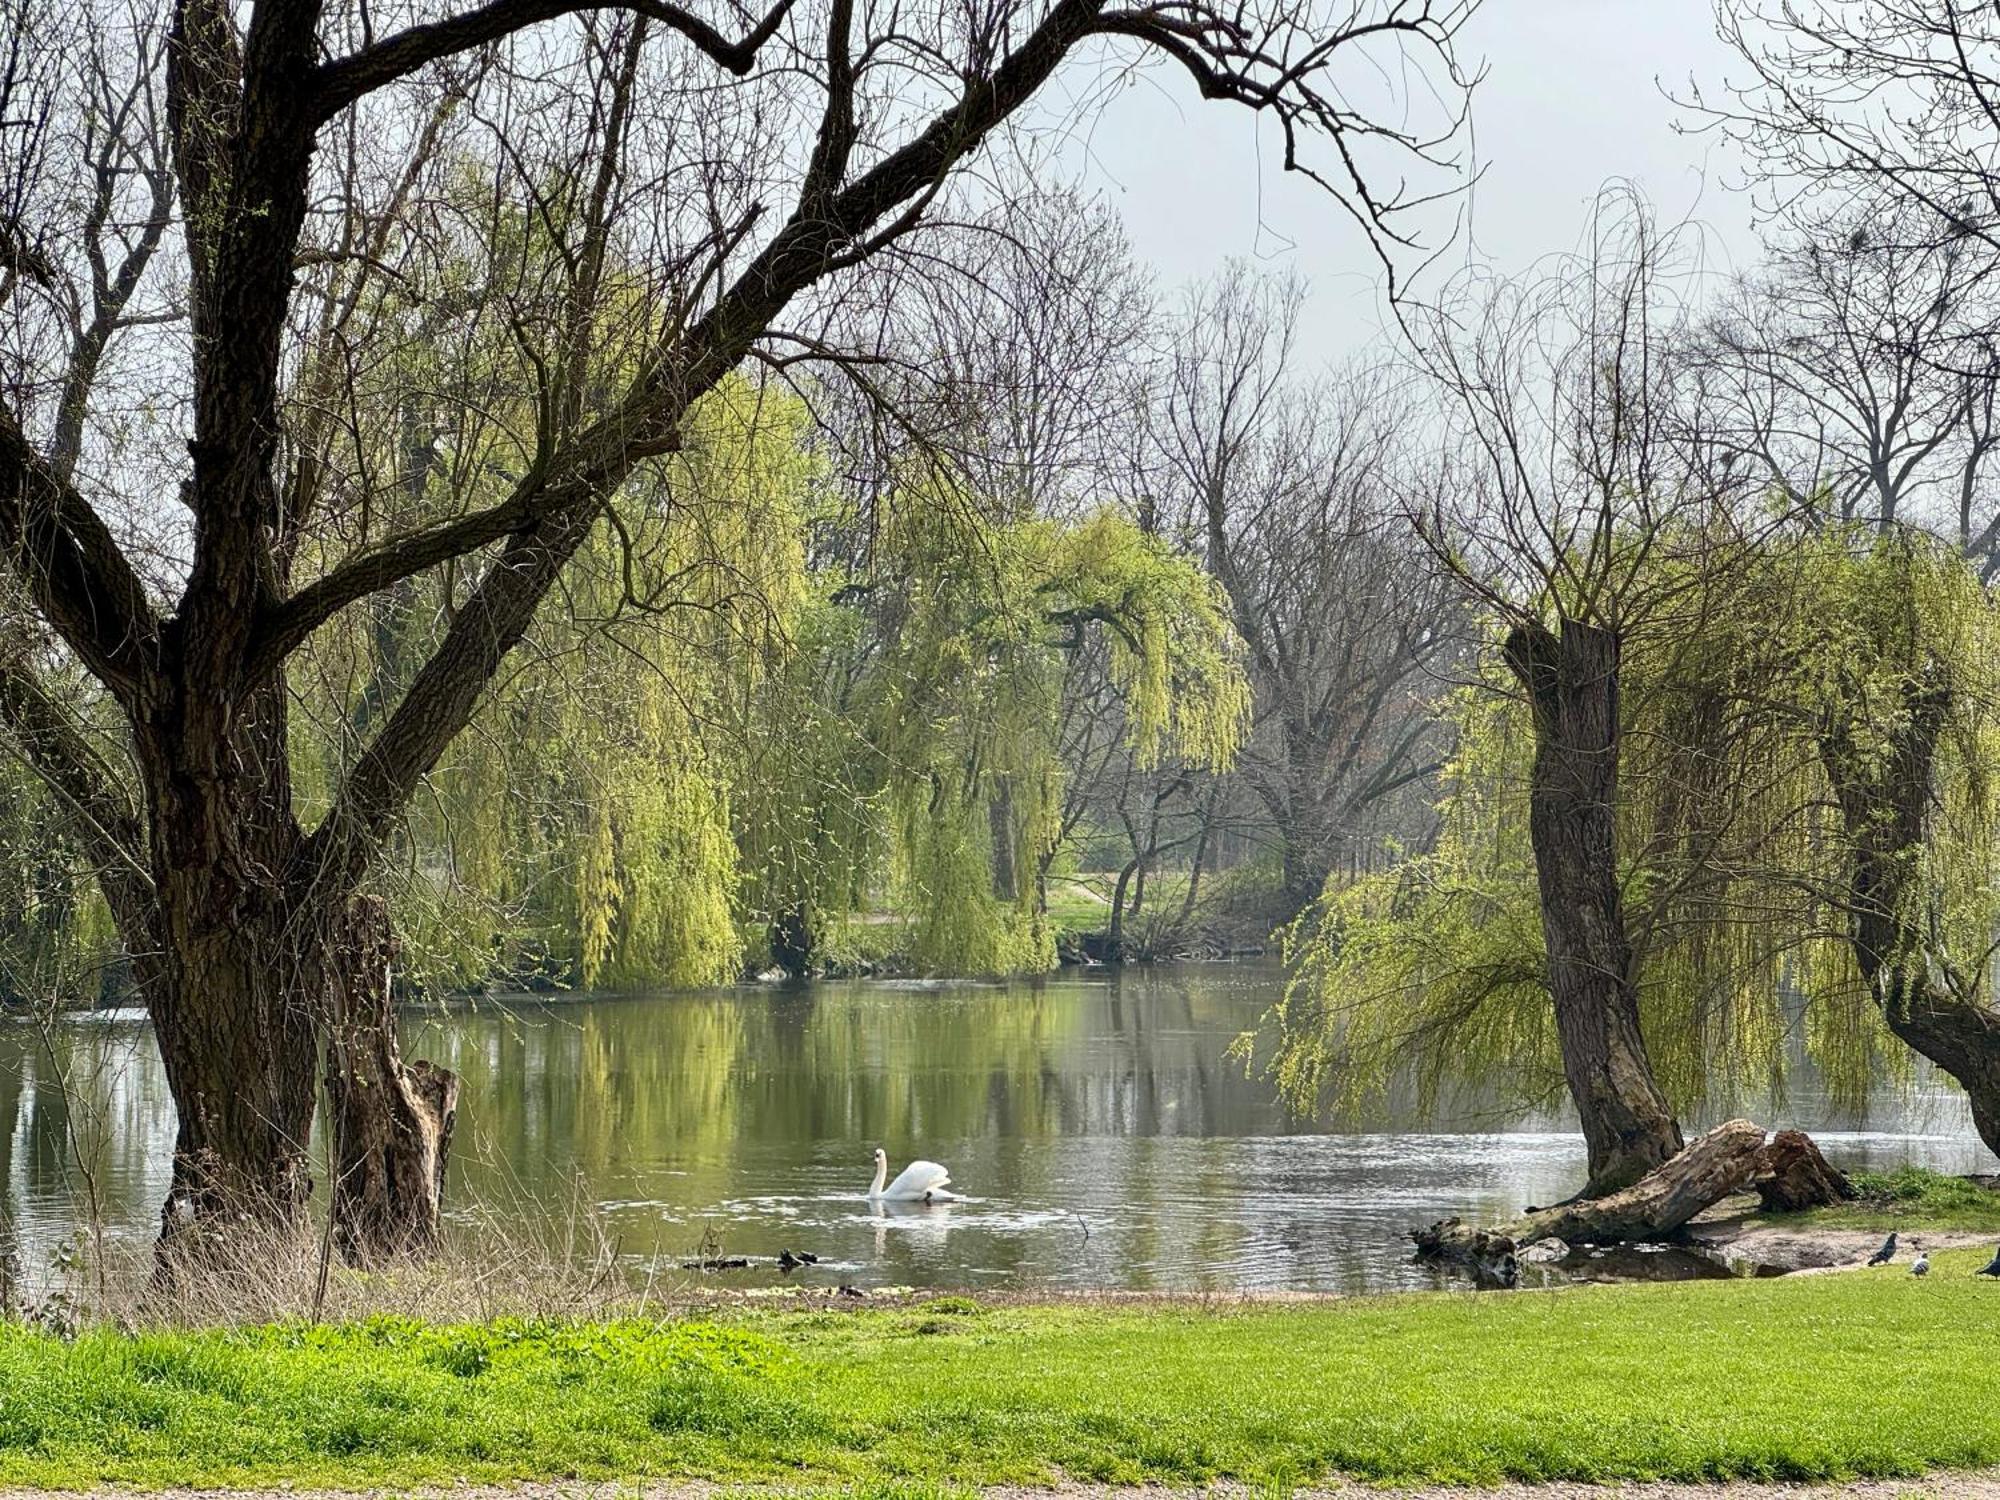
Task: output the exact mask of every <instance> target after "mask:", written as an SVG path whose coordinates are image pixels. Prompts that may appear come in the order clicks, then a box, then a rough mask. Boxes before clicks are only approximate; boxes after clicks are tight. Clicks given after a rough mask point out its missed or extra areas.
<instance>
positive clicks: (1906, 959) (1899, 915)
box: [1820, 686, 2000, 1155]
mask: <svg viewBox="0 0 2000 1500" xmlns="http://www.w3.org/2000/svg"><path fill="white" fill-rule="evenodd" d="M1905 698H1906V702H1905V705H1904V707H1905V712H1904V713H1903V715H1902V716H1901V717H1900V719H1899V720H1898V723H1897V727H1896V729H1895V731H1894V732H1893V733H1892V734H1891V736H1890V739H1889V744H1888V748H1887V753H1886V754H1883V753H1880V752H1878V751H1875V750H1872V749H1867V748H1859V747H1857V746H1856V745H1855V744H1854V742H1853V740H1852V738H1851V736H1850V735H1849V734H1848V732H1847V731H1846V730H1845V729H1844V728H1843V727H1833V728H1829V729H1827V730H1826V731H1825V732H1823V733H1822V735H1821V739H1820V748H1821V757H1822V760H1823V762H1824V764H1825V765H1826V768H1827V773H1828V776H1829V777H1830V779H1831V780H1832V782H1833V787H1834V794H1835V796H1836V797H1837V798H1838V800H1839V802H1840V809H1841V816H1842V821H1843V823H1844V825H1845V828H1846V832H1847V839H1848V899H1847V928H1848V941H1849V943H1850V944H1851V945H1852V948H1853V952H1854V962H1855V967H1856V968H1858V969H1859V970H1860V972H1861V977H1862V979H1863V980H1865V981H1866V982H1867V985H1868V988H1869V992H1870V993H1871V994H1872V995H1873V996H1874V998H1875V1003H1876V1004H1877V1005H1878V1006H1880V1007H1881V1011H1882V1019H1883V1020H1884V1021H1885V1022H1886V1023H1887V1024H1888V1027H1889V1030H1890V1031H1892V1032H1893V1033H1895V1035H1896V1036H1897V1037H1898V1038H1899V1039H1900V1040H1902V1041H1903V1042H1904V1043H1905V1044H1906V1045H1908V1046H1909V1047H1910V1048H1912V1049H1913V1050H1914V1051H1916V1052H1917V1053H1918V1054H1920V1055H1921V1056H1923V1057H1926V1058H1928V1059H1930V1061H1932V1062H1933V1063H1935V1064H1937V1066H1938V1067H1940V1068H1942V1069H1944V1071H1945V1072H1947V1073H1949V1074H1950V1075H1951V1076H1952V1077H1953V1078H1955V1079H1957V1080H1958V1082H1959V1084H1960V1086H1961V1087H1963V1088H1964V1090H1965V1092H1966V1095H1967V1097H1968V1098H1969V1099H1970V1100H1971V1102H1972V1122H1973V1125H1974V1127H1975V1128H1976V1129H1977V1130H1978V1131H1979V1138H1980V1139H1981V1140H1982V1141H1984V1142H1985V1143H1986V1146H1987V1149H1988V1150H1990V1151H1992V1152H1994V1153H1995V1154H1996V1155H2000V1008H1996V1007H1995V1005H1994V1004H1993V1001H1992V999H1991V997H1990V994H1989V991H1988V987H1987V984H1986V982H1985V980H1984V978H1983V974H1984V970H1983V966H1982V965H1978V964H1974V965H1970V966H1966V965H1962V964H1960V963H1958V962H1956V961H1955V958H1954V955H1953V954H1952V953H1951V952H1950V951H1949V945H1948V944H1947V943H1946V941H1945V937H1944V934H1943V932H1942V931H1941V930H1940V925H1941V924H1940V918H1939V913H1938V911H1937V908H1936V903H1935V902H1934V901H1933V900H1932V899H1930V895H1929V893H1928V892H1927V891H1926V890H1925V889H1923V888H1922V886H1921V885H1920V884H1919V882H1922V881H1923V880H1924V879H1925V872H1924V865H1923V861H1922V860H1921V859H1920V857H1919V856H1920V854H1921V852H1922V849H1923V846H1924V843H1925V841H1926V839H1927V837H1928V835H1929V826H1928V825H1929V820H1930V815H1931V809H1932V807H1933V806H1934V805H1935V803H1936V796H1935V787H1934V780H1935V772H1936V758H1937V745H1938V739H1939V736H1940V735H1941V734H1942V733H1943V729H1944V723H1945V718H1946V716H1947V714H1948V712H1949V710H1950V706H1951V700H1950V695H1949V691H1948V690H1947V689H1945V688H1943V687H1941V686H1940V687H1934V688H1928V689H1926V688H1921V687H1917V688H1912V689H1911V690H1910V691H1908V692H1907V693H1906V694H1905Z"/></svg>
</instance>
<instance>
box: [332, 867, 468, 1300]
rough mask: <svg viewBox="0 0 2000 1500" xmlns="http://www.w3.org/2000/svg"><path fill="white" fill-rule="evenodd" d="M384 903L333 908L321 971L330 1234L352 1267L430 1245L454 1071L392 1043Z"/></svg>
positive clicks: (390, 957) (371, 899)
mask: <svg viewBox="0 0 2000 1500" xmlns="http://www.w3.org/2000/svg"><path fill="white" fill-rule="evenodd" d="M395 951H396V949H395V940H394V938H393V936H392V934H391V932H390V927H389V908H388V905H387V904H386V903H385V902H384V901H383V900H382V899H381V897H379V896H360V897H356V898H355V899H354V900H353V901H351V902H349V903H348V906H347V910H346V911H345V912H344V913H342V932H341V935H340V940H339V941H338V943H336V944H335V945H334V952H335V954H336V955H337V962H336V963H335V965H334V966H333V968H332V970H331V972H330V974H329V976H328V1002H329V1007H330V1015H329V1017H328V1026H327V1047H326V1093H327V1106H328V1108H327V1115H328V1121H329V1124H330V1127H331V1129H332V1131H333V1152H334V1178H333V1203H332V1209H331V1212H332V1214H333V1237H334V1243H335V1245H336V1246H338V1247H339V1249H340V1253H341V1255H342V1256H343V1257H344V1258H345V1259H346V1260H348V1261H349V1262H350V1263H352V1264H355V1265H365V1266H372V1265H380V1264H382V1263H383V1262H385V1261H391V1260H397V1259H407V1258H411V1257H420V1256H423V1255H426V1254H428V1253H429V1252H430V1251H431V1250H432V1249H433V1248H435V1246H436V1244H437V1239H438V1231H439V1226H440V1222H441V1220H440V1211H441V1208H442V1205H443V1197H444V1173H445V1164H446V1161H447V1159H448V1157H449V1155H450V1152H451V1130H452V1123H453V1120H454V1118H455V1116H456V1114H457V1111H458V1076H457V1075H456V1074H454V1073H452V1072H451V1071H450V1070H449V1069H446V1068H440V1067H436V1066H434V1065H432V1064H431V1063H428V1062H425V1061H423V1060H422V1059H419V1060H417V1061H415V1062H413V1063H410V1064H409V1065H408V1066H407V1067H406V1066H404V1064H403V1059H402V1050H401V1048H400V1047H399V1046H398V1044H397V1041H396V1015H395V1009H394V1004H393V996H392V992H391V988H390V979H391V975H390V969H391V965H392V963H393V961H394V957H395Z"/></svg>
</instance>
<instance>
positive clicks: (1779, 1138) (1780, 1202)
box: [1755, 1130, 1854, 1214]
mask: <svg viewBox="0 0 2000 1500" xmlns="http://www.w3.org/2000/svg"><path fill="white" fill-rule="evenodd" d="M1755 1185H1756V1188H1757V1198H1758V1206H1759V1207H1760V1208H1762V1209H1763V1210H1764V1212H1765V1213H1775V1214H1794V1213H1798V1212H1799V1211H1800V1210H1801V1209H1807V1208H1824V1207H1826V1206H1828V1205H1829V1204H1834V1203H1845V1202H1847V1201H1848V1200H1849V1199H1851V1198H1853V1196H1854V1184H1853V1183H1851V1182H1849V1181H1848V1180H1847V1178H1846V1177H1845V1176H1844V1175H1843V1174H1842V1173H1841V1171H1840V1169H1839V1168H1837V1167H1835V1166H1834V1165H1833V1164H1832V1163H1830V1162H1829V1161H1827V1159H1826V1158H1825V1157H1824V1156H1822V1155H1820V1152H1819V1147H1818V1146H1816V1145H1815V1144H1814V1143H1813V1138H1812V1137H1811V1136H1809V1135H1807V1134H1806V1133H1805V1132H1804V1131H1803V1130H1781V1131H1779V1132H1778V1133H1777V1134H1776V1135H1775V1136H1773V1137H1772V1138H1771V1144H1770V1145H1768V1146H1766V1147H1765V1148H1764V1161H1763V1164H1762V1166H1761V1167H1760V1168H1759V1169H1758V1174H1757V1178H1756V1184H1755Z"/></svg>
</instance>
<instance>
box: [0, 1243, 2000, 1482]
mask: <svg viewBox="0 0 2000 1500" xmlns="http://www.w3.org/2000/svg"><path fill="white" fill-rule="evenodd" d="M1984 1259H1985V1257H1984V1255H1983V1254H1981V1253H1975V1252H1958V1253H1949V1254H1944V1255H1940V1256H1938V1257H1937V1258H1936V1264H1937V1269H1936V1272H1935V1274H1934V1275H1933V1276H1931V1277H1930V1278H1929V1279H1928V1280H1918V1279H1917V1278H1914V1277H1911V1276H1910V1275H1909V1274H1908V1272H1907V1269H1906V1268H1903V1267H1891V1268H1887V1269H1886V1270H1883V1271H1879V1272H1855V1273H1852V1274H1842V1275H1832V1276H1812V1277H1798V1278H1789V1279H1779V1280H1774V1281H1730V1282H1702V1283H1687V1284H1681V1285H1654V1286H1630V1287H1585V1288H1576V1289H1570V1290H1563V1291H1559V1292H1553V1293H1547V1292H1523V1293H1515V1294H1498V1295H1473V1294H1455V1293H1452V1294H1442V1293H1441V1294H1423V1295H1411V1296H1399V1297H1385V1298H1361V1299H1353V1300H1350V1301H1344V1302H1319V1303H1303V1304H1301V1303H1286V1304H1256V1303H1244V1304H1220V1305H1217V1306H1201V1305H1196V1304H1171V1303H1169V1304H1140V1305H1131V1304H1109V1305H1101V1306H1092V1305H1087V1304H1076V1303H1064V1304H1059V1305H1049V1306H1018V1305H1016V1306H997V1307H996V1306H985V1305H982V1304H980V1303H978V1302H975V1301H972V1300H970V1299H965V1298H936V1299H931V1300H930V1301H928V1302H926V1303H920V1304H914V1305H904V1306H898V1307H893V1308H890V1307H883V1308H867V1309H863V1310H859V1311H830V1310H829V1311H812V1312H797V1311H788V1312H778V1311H754V1312H753V1311H746V1312H742V1313H737V1314H733V1315H730V1316H726V1317H716V1318H705V1319H689V1320H682V1321H641V1320H624V1321H615V1322H604V1323H576V1322H561V1321H534V1320H510V1321H502V1322H495V1323H485V1324H450V1325H441V1326H432V1325H428V1324H423V1323H419V1322H415V1321H412V1320H408V1319H374V1320H370V1321H368V1322H362V1323H354V1324H347V1325H341V1326H336V1327H311V1326H306V1325H302V1324H285V1325H277V1326H269V1327H261V1328H253V1329H239V1330H206V1331H203V1330H196V1331H186V1330H175V1331H154V1332H146V1333H141V1334H126V1333H120V1332H117V1331H115V1330H113V1329H109V1328H99V1329H92V1330H89V1331H86V1332H85V1333H83V1334H82V1335H81V1336H79V1337H78V1338H77V1339H75V1340H74V1341H73V1342H67V1343H66V1342H63V1341H61V1340H58V1339H55V1338H51V1337H48V1336H46V1335H43V1334H39V1333H34V1332H30V1331H28V1330H26V1329H23V1328H17V1327H10V1328H8V1329H6V1330H5V1331H0V1484H8V1483H17V1484H41V1485H51V1484H53V1485H85V1484H94V1483H99V1482H104V1481H115V1482H119V1483H126V1484H134V1485H141V1486H169V1485H194V1484H201V1485H227V1484H252V1483H260V1482H263V1483H268V1482H269V1481H270V1480H272V1479H274V1478H284V1479H289V1480H291V1481H292V1482H294V1483H296V1484H300V1485H305V1484H323V1485H338V1486H346V1487H354V1486H379V1485H392V1486H407V1485H413V1484H424V1483H450V1482H452V1481H454V1480H456V1479H458V1478H460V1477H464V1478H467V1479H469V1480H474V1481H479V1480H498V1479H526V1478H539V1479H554V1478H566V1477H579V1478H599V1479H601V1478H618V1477H624V1478H634V1479H639V1478H662V1477H688V1478H705V1479H712V1480H716V1481H719V1482H721V1483H724V1484H726V1485H731V1486H734V1485H773V1484H777V1485H783V1486H784V1487H786V1488H787V1489H788V1490H797V1489H807V1490H826V1489H848V1490H853V1489H857V1488H858V1489H866V1490H867V1491H869V1492H870V1493H879V1494H881V1495H883V1496H884V1500H903V1497H908V1500H927V1497H929V1496H933V1495H935V1496H940V1497H942V1496H944V1495H946V1494H949V1493H952V1492H953V1491H954V1490H955V1489H958V1488H962V1487H966V1486H974V1485H979V1484H995V1483H1024V1482H1026V1483H1036V1482H1052V1481H1058V1480H1062V1479H1089V1480H1103V1481H1111V1482H1121V1483H1140V1482H1166V1483H1174V1484H1199V1483H1205V1482H1208V1481H1210V1480H1216V1479H1231V1480H1236V1481H1240V1482H1242V1483H1245V1484H1248V1485H1251V1486H1253V1487H1260V1488H1261V1487H1271V1488H1274V1489H1276V1488H1282V1487H1284V1486H1286V1485H1290V1484H1294V1483H1307V1482H1310V1481H1313V1480H1315V1479H1319V1478H1323V1477H1325V1476H1328V1475H1333V1474H1346V1475H1352V1476H1356V1477H1359V1478H1363V1479H1369V1480H1385V1481H1401V1482H1487V1481H1494V1480H1499V1479H1506V1478H1513V1479H1526V1480H1555V1479H1563V1480H1616V1479H1679V1480H1705V1479H1725V1478H1738V1477H1741V1478H1762V1479H1829V1478H1840V1477H1846V1476H1853V1475H1871V1476H1908V1475H1915V1474H1919V1473H1922V1472H1924V1471H1925V1470H1927V1469H1931V1468H1936V1467H1951V1468H1959V1467H1977V1466H1982V1465H1993V1464H2000V1399H1996V1398H2000V1361H1996V1360H1993V1359H1992V1358H1991V1357H1990V1345H1991V1339H1992V1335H1991V1329H1992V1328H1993V1327H1994V1326H1995V1324H1996V1322H2000V1285H1996V1284H1995V1283H1993V1282H1990V1281H1986V1280H1982V1279H1979V1278H1977V1277H1975V1276H1974V1275H1973V1272H1974V1271H1975V1270H1976V1269H1977V1268H1978V1267H1979V1266H1980V1265H1981V1264H1983V1263H1984Z"/></svg>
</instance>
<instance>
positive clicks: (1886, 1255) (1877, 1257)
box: [1868, 1229, 1896, 1266]
mask: <svg viewBox="0 0 2000 1500" xmlns="http://www.w3.org/2000/svg"><path fill="white" fill-rule="evenodd" d="M1895 1258H1896V1231H1895V1230H1893V1229H1892V1230H1890V1231H1889V1238H1887V1239H1886V1240H1884V1241H1882V1248H1881V1249H1880V1250H1877V1251H1876V1252H1875V1253H1874V1254H1873V1255H1871V1256H1869V1257H1868V1264H1869V1265H1871V1266H1886V1265H1887V1264H1888V1263H1889V1262H1890V1261H1892V1260H1894V1259H1895Z"/></svg>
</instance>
